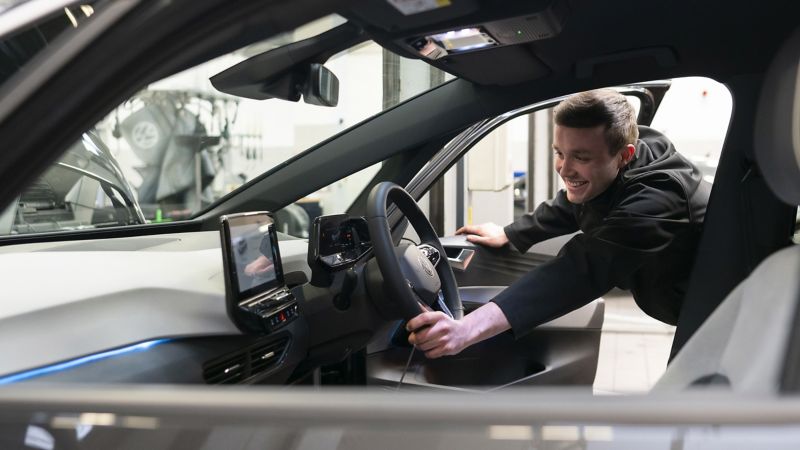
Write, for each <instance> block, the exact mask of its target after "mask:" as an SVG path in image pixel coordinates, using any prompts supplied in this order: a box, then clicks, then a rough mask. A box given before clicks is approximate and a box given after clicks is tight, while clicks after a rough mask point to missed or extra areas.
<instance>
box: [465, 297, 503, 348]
mask: <svg viewBox="0 0 800 450" xmlns="http://www.w3.org/2000/svg"><path fill="white" fill-rule="evenodd" d="M461 321H462V322H467V324H468V328H469V330H470V333H469V342H468V344H467V345H468V346H469V345H472V344H475V343H477V342H480V341H483V340H486V339H489V338H490V337H492V336H496V335H498V334H500V333H502V332H504V331H506V330H509V329H511V324H510V323H508V319H507V318H506V316H505V314H503V311H502V310H501V309H500V307H499V306H497V304H495V303H494V302H489V303H487V304H485V305H483V306H481V307H480V308H478V309H476V310H475V311H473V312H472V313H470V314H467V315H466V316H464V318H463V319H461Z"/></svg>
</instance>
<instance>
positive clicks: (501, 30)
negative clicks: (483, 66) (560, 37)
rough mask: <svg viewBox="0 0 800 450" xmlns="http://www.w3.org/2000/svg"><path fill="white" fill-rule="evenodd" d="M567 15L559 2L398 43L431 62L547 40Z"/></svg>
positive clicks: (565, 8)
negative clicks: (450, 56) (529, 11)
mask: <svg viewBox="0 0 800 450" xmlns="http://www.w3.org/2000/svg"><path fill="white" fill-rule="evenodd" d="M568 13H569V8H568V6H567V3H566V1H564V0H559V1H556V2H555V3H553V4H552V5H550V6H549V7H548V8H546V9H544V10H543V11H540V12H537V13H533V14H526V15H524V16H520V17H512V18H508V19H502V20H495V21H491V22H485V23H481V24H474V25H470V26H467V27H459V28H458V29H452V30H444V31H440V32H437V33H429V34H425V35H422V36H417V37H412V38H408V39H405V40H404V41H401V42H398V43H399V44H401V45H404V46H406V47H410V50H412V51H414V52H416V53H418V54H419V55H421V56H424V57H426V58H428V59H434V60H435V59H440V58H444V57H446V56H449V55H454V54H459V53H464V52H470V51H475V50H482V49H488V48H492V47H502V46H508V45H516V44H525V43H528V42H533V41H538V40H542V39H548V38H551V37H553V36H556V35H557V34H559V33H560V32H561V30H562V28H563V27H564V23H565V22H566V20H567V15H568Z"/></svg>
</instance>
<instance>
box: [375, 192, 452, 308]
mask: <svg viewBox="0 0 800 450" xmlns="http://www.w3.org/2000/svg"><path fill="white" fill-rule="evenodd" d="M389 200H391V201H392V202H393V203H394V204H395V205H397V208H398V209H399V210H400V212H402V213H403V214H404V215H405V217H406V218H407V219H408V222H409V224H410V225H411V226H412V227H413V228H414V230H415V231H416V232H417V234H418V235H419V237H420V245H418V246H413V245H401V246H398V247H395V246H394V241H393V239H392V234H391V230H390V228H389V220H388V219H387V213H386V206H387V203H388V201H389ZM367 226H368V227H369V235H370V240H371V241H372V248H373V250H374V252H375V260H376V262H377V263H378V268H379V269H380V271H381V274H382V276H383V282H384V289H383V291H384V293H385V294H386V295H387V296H388V297H389V300H391V301H392V302H393V303H394V305H393V306H394V307H395V308H396V309H397V310H398V312H399V313H400V316H402V318H403V319H406V320H411V319H413V318H414V317H416V316H418V315H419V314H420V313H423V312H425V308H426V306H427V307H429V306H431V305H433V304H434V303H437V302H438V303H439V304H440V306H441V307H442V309H443V310H444V312H445V313H447V312H448V310H449V312H450V313H451V315H452V317H453V318H454V319H456V320H459V319H461V318H462V317H463V315H464V308H463V306H462V305H461V296H460V295H459V293H458V285H457V284H456V277H455V276H454V275H453V269H452V268H450V264H449V263H448V262H447V255H446V254H445V252H444V249H443V248H442V243H441V242H439V237H438V236H437V235H436V232H435V231H434V230H433V226H432V225H431V223H430V222H429V221H428V218H427V217H425V214H423V213H422V211H420V209H419V206H418V205H417V202H416V201H415V200H414V198H413V197H411V195H409V193H408V192H406V190H405V189H403V188H402V187H400V186H398V185H396V184H394V183H391V182H383V183H380V184H378V185H376V186H375V187H374V188H373V189H372V191H371V192H370V194H369V198H368V199H367ZM421 304H424V305H426V306H421Z"/></svg>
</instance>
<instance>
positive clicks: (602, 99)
mask: <svg viewBox="0 0 800 450" xmlns="http://www.w3.org/2000/svg"><path fill="white" fill-rule="evenodd" d="M553 119H554V120H555V123H556V125H561V126H564V127H569V128H594V127H596V126H599V125H605V126H606V143H607V144H608V149H609V151H610V152H611V155H612V156H614V155H616V154H617V153H619V151H620V150H622V147H625V146H626V145H628V144H631V145H636V141H637V140H638V139H639V128H638V127H637V126H636V111H635V110H634V109H633V105H631V104H630V102H628V100H627V99H626V98H625V96H624V95H622V94H620V93H619V92H617V91H615V90H613V89H595V90H593V91H586V92H581V93H578V94H575V95H573V96H572V97H570V98H568V99H566V100H564V101H563V102H561V103H560V104H559V105H558V106H556V108H555V110H554V111H553Z"/></svg>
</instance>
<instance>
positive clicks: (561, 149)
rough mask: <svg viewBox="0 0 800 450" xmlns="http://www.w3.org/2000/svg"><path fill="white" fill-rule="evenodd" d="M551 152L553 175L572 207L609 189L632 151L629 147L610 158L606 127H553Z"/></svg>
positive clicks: (628, 159)
mask: <svg viewBox="0 0 800 450" xmlns="http://www.w3.org/2000/svg"><path fill="white" fill-rule="evenodd" d="M553 148H554V149H555V151H556V161H555V165H556V172H558V174H559V175H560V176H561V178H562V179H563V180H564V184H566V185H567V199H568V200H569V201H571V202H572V203H586V202H588V201H590V200H592V199H594V198H595V197H597V196H598V195H600V194H601V193H603V191H605V190H606V189H608V187H609V186H611V183H613V182H614V178H616V176H617V173H618V172H619V169H620V168H622V167H624V166H625V165H626V164H628V162H629V161H630V159H631V158H632V157H633V152H634V150H635V148H634V146H633V145H628V146H626V147H624V148H623V149H621V150H620V151H619V152H618V153H617V154H616V155H615V156H611V152H610V151H609V148H608V143H607V142H606V139H605V125H598V126H596V127H593V128H570V127H565V126H562V125H556V133H555V141H554V142H553Z"/></svg>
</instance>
